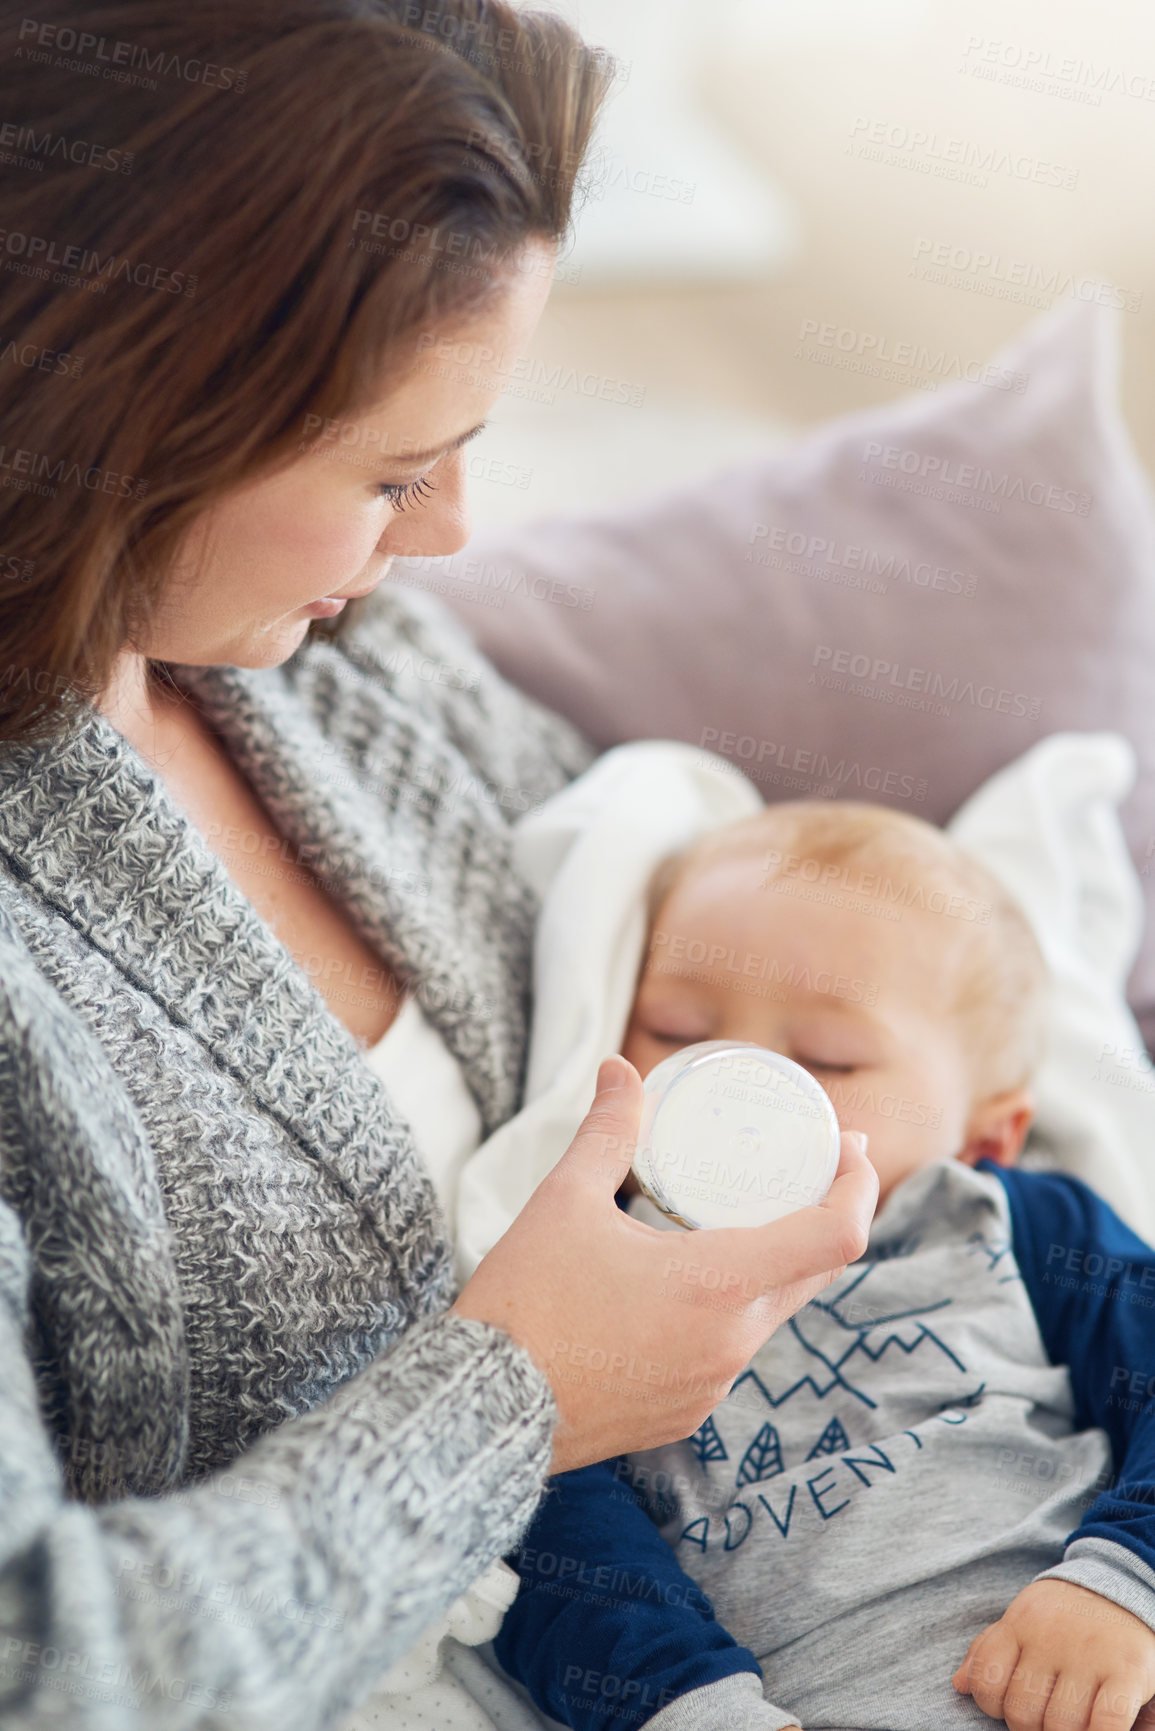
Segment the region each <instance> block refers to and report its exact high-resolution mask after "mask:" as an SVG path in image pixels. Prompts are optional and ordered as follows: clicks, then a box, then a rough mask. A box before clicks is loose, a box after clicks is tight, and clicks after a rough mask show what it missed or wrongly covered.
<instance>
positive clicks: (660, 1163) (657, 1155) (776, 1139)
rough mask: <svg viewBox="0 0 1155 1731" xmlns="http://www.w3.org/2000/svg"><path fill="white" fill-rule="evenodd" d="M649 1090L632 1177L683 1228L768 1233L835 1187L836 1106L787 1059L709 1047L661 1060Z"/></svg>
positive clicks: (735, 1046)
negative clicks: (760, 1228) (736, 1228)
mask: <svg viewBox="0 0 1155 1731" xmlns="http://www.w3.org/2000/svg"><path fill="white" fill-rule="evenodd" d="M643 1086H644V1089H645V1104H644V1106H643V1109H642V1122H641V1129H640V1131H639V1134H638V1145H637V1149H636V1151H635V1153H634V1159H633V1173H634V1177H635V1178H636V1179H637V1181H638V1184H639V1186H640V1188H641V1189H642V1191H643V1193H644V1194H645V1195H646V1196H648V1197H649V1199H650V1201H651V1202H652V1203H653V1204H654V1205H655V1207H657V1208H659V1209H660V1210H661V1211H662V1213H663V1214H665V1215H667V1216H668V1217H669V1219H671V1220H673V1221H676V1222H677V1223H678V1225H680V1226H688V1227H691V1228H699V1229H700V1228H709V1227H715V1226H765V1225H766V1224H767V1223H768V1222H769V1221H771V1220H779V1219H781V1217H782V1216H783V1215H784V1214H792V1213H793V1212H794V1210H795V1209H796V1208H807V1207H809V1206H810V1205H811V1204H812V1203H815V1202H820V1201H821V1200H822V1198H823V1196H825V1194H826V1192H827V1190H829V1188H830V1185H831V1183H832V1181H833V1178H834V1174H835V1171H836V1170H837V1168H838V1151H839V1132H838V1119H837V1117H836V1116H835V1112H834V1107H833V1106H832V1105H831V1104H830V1099H829V1096H828V1095H827V1094H826V1092H825V1091H824V1090H823V1089H822V1088H820V1087H819V1085H818V1083H817V1082H816V1081H815V1080H814V1078H813V1076H811V1075H810V1073H809V1071H807V1070H804V1069H803V1068H802V1066H801V1065H800V1064H795V1063H794V1062H793V1061H792V1060H791V1059H789V1058H784V1057H783V1056H782V1055H781V1053H779V1052H771V1051H769V1050H768V1049H767V1048H766V1047H764V1046H755V1045H752V1044H751V1043H750V1042H748V1041H737V1040H703V1041H701V1042H699V1043H698V1044H697V1045H694V1046H684V1047H683V1048H682V1050H681V1051H680V1052H674V1053H673V1054H672V1055H671V1056H670V1057H668V1058H664V1059H663V1060H662V1062H661V1063H660V1064H657V1065H655V1067H654V1068H653V1069H652V1070H651V1071H650V1073H649V1075H648V1076H647V1077H646V1078H645V1082H644V1084H643Z"/></svg>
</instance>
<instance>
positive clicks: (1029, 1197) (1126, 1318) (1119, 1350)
mask: <svg viewBox="0 0 1155 1731" xmlns="http://www.w3.org/2000/svg"><path fill="white" fill-rule="evenodd" d="M979 1165H980V1168H981V1169H982V1170H983V1171H989V1172H992V1173H993V1174H994V1175H995V1177H997V1178H999V1179H1000V1180H1001V1182H1002V1184H1003V1187H1004V1189H1005V1190H1006V1193H1007V1199H1008V1201H1009V1203H1010V1210H1011V1231H1012V1244H1013V1248H1014V1253H1015V1260H1016V1261H1017V1262H1018V1265H1019V1269H1020V1272H1021V1273H1022V1276H1023V1281H1024V1283H1025V1285H1026V1289H1027V1295H1028V1297H1029V1298H1030V1300H1031V1303H1032V1305H1033V1306H1034V1310H1035V1315H1036V1317H1037V1318H1038V1323H1039V1331H1040V1333H1041V1334H1042V1337H1043V1344H1044V1346H1045V1347H1046V1349H1047V1353H1048V1355H1049V1357H1050V1359H1051V1361H1052V1363H1053V1364H1065V1365H1067V1366H1069V1368H1070V1373H1071V1387H1072V1389H1073V1391H1074V1396H1075V1416H1076V1423H1077V1425H1078V1426H1079V1428H1080V1429H1084V1428H1087V1427H1089V1426H1092V1425H1097V1426H1099V1427H1101V1428H1102V1429H1103V1430H1105V1431H1106V1432H1107V1435H1108V1436H1109V1437H1110V1439H1111V1450H1112V1454H1113V1457H1114V1463H1113V1464H1114V1472H1115V1478H1114V1482H1113V1483H1112V1484H1111V1485H1110V1486H1109V1488H1108V1489H1107V1490H1106V1491H1104V1492H1103V1494H1102V1495H1101V1496H1099V1497H1096V1499H1095V1501H1094V1502H1093V1503H1092V1504H1091V1506H1090V1508H1089V1509H1088V1510H1087V1512H1086V1514H1085V1515H1084V1516H1083V1519H1082V1521H1081V1522H1080V1524H1079V1526H1078V1527H1077V1528H1076V1530H1075V1531H1074V1532H1073V1533H1072V1534H1071V1535H1070V1537H1071V1538H1072V1539H1076V1538H1079V1539H1087V1538H1097V1539H1109V1540H1111V1541H1112V1542H1113V1543H1115V1544H1118V1545H1126V1546H1127V1548H1128V1550H1130V1551H1133V1552H1134V1553H1135V1555H1136V1556H1137V1557H1139V1558H1140V1559H1141V1560H1142V1561H1143V1562H1144V1563H1146V1564H1147V1566H1148V1568H1151V1569H1155V1250H1152V1249H1151V1247H1150V1245H1148V1244H1145V1243H1144V1241H1143V1240H1142V1239H1141V1238H1139V1237H1138V1236H1137V1235H1136V1234H1135V1233H1134V1232H1132V1231H1131V1229H1130V1227H1129V1226H1124V1224H1123V1222H1122V1221H1121V1220H1120V1219H1119V1216H1118V1215H1117V1214H1116V1213H1115V1212H1114V1210H1113V1209H1111V1208H1110V1207H1108V1205H1107V1203H1106V1202H1104V1201H1103V1200H1102V1199H1101V1198H1100V1197H1098V1196H1096V1195H1095V1193H1094V1191H1093V1190H1090V1189H1089V1188H1088V1187H1087V1185H1085V1184H1081V1183H1080V1182H1079V1180H1078V1179H1077V1178H1070V1177H1067V1176H1066V1175H1065V1174H1059V1173H1051V1172H1017V1171H1014V1170H1007V1169H1006V1168H1003V1167H999V1166H994V1165H993V1164H992V1163H991V1162H990V1161H987V1160H983V1161H980V1162H979Z"/></svg>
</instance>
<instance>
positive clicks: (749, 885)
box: [622, 858, 974, 1196]
mask: <svg viewBox="0 0 1155 1731" xmlns="http://www.w3.org/2000/svg"><path fill="white" fill-rule="evenodd" d="M764 880H765V870H764V867H763V865H762V864H761V862H760V861H759V860H758V859H756V858H731V859H725V858H719V859H716V860H712V861H710V862H708V863H706V864H703V865H701V866H699V867H697V868H695V869H692V870H691V871H690V872H688V873H687V874H686V875H685V876H683V878H682V879H681V880H680V881H679V882H678V883H676V884H675V886H674V888H673V889H672V890H671V892H670V894H669V895H668V896H667V898H666V900H665V902H664V903H663V905H662V907H661V908H660V909H659V910H658V916H657V919H656V920H655V922H654V930H653V933H652V934H651V942H650V950H649V954H648V956H647V959H646V966H645V971H644V973H643V976H642V979H641V981H640V983H639V986H638V991H637V995H636V996H635V999H634V1006H633V1010H632V1011H631V1014H630V1022H629V1027H628V1028H627V1031H626V1038H625V1042H624V1044H623V1047H622V1051H623V1053H624V1055H625V1056H626V1057H627V1058H628V1059H629V1060H630V1062H631V1063H633V1064H634V1065H636V1067H637V1069H638V1070H639V1071H640V1073H641V1074H642V1075H643V1076H645V1075H646V1074H647V1072H648V1071H650V1070H652V1069H653V1067H654V1065H655V1064H657V1063H659V1062H660V1061H661V1059H663V1058H666V1057H669V1055H670V1053H671V1052H675V1051H677V1050H678V1048H679V1047H681V1046H689V1045H692V1044H694V1043H695V1042H696V1041H699V1040H752V1041H754V1042H755V1043H756V1044H757V1045H759V1046H768V1047H770V1048H771V1050H773V1051H775V1052H781V1053H783V1054H784V1055H785V1056H786V1057H788V1058H793V1059H794V1061H795V1063H797V1064H801V1065H802V1067H803V1069H806V1070H809V1071H810V1073H811V1075H812V1076H814V1078H815V1079H816V1080H817V1081H818V1082H820V1083H821V1084H822V1086H823V1087H824V1088H825V1090H826V1092H827V1093H828V1094H829V1095H830V1098H831V1101H832V1102H833V1104H834V1108H835V1111H836V1112H837V1114H838V1120H839V1123H840V1124H841V1125H842V1128H843V1129H844V1130H865V1131H866V1133H867V1135H868V1136H869V1138H870V1142H869V1152H870V1158H871V1161H872V1162H873V1164H874V1166H875V1168H876V1169H877V1171H878V1176H879V1187H880V1195H881V1196H885V1195H886V1193H887V1192H888V1191H889V1190H890V1189H892V1188H893V1186H894V1185H895V1184H897V1183H898V1182H899V1181H900V1180H901V1179H903V1178H905V1177H907V1176H908V1175H909V1174H910V1173H911V1172H914V1171H916V1170H917V1169H918V1168H919V1167H921V1166H927V1165H930V1164H931V1162H933V1161H936V1160H945V1159H949V1158H951V1157H952V1156H953V1155H955V1154H958V1153H959V1152H960V1151H961V1150H962V1149H963V1147H964V1144H965V1143H966V1140H967V1132H968V1124H969V1120H970V1115H971V1108H972V1102H973V1093H974V1089H973V1081H972V1075H971V1070H970V1066H969V1063H968V1054H967V1052H966V1050H965V1046H964V1037H963V1031H962V1029H961V1028H960V1026H959V1024H958V1022H957V1020H956V1019H955V1017H953V1016H952V1015H951V1014H950V1013H949V1010H948V1009H946V1008H945V1007H943V1006H944V1005H945V1003H946V1002H947V1001H948V1000H949V994H950V987H951V981H952V979H953V970H954V968H955V967H956V966H957V957H958V953H959V947H960V945H962V944H963V943H965V941H966V930H967V928H966V926H965V925H964V924H963V922H961V921H960V920H959V919H957V918H954V917H952V916H950V915H948V914H945V913H944V914H936V913H930V912H927V911H925V910H923V909H921V908H919V909H912V908H905V909H902V910H901V917H900V918H897V919H895V918H890V919H888V918H886V917H885V916H886V914H887V913H892V914H893V912H894V911H895V910H894V909H893V908H891V907H886V906H885V905H884V904H882V903H875V902H873V901H871V900H869V899H868V898H864V897H861V896H850V895H847V894H840V893H837V892H836V893H835V894H834V895H833V896H832V898H831V899H829V900H827V901H825V902H820V901H811V900H805V899H803V898H802V896H800V895H799V894H797V893H790V892H791V891H794V892H797V891H799V890H806V889H808V888H809V886H808V885H805V884H802V883H800V882H799V881H798V880H797V879H785V880H784V879H769V880H768V881H765V883H764ZM840 904H841V905H840ZM851 904H853V905H851ZM863 908H865V909H868V910H869V911H865V912H864V911H862V909H863Z"/></svg>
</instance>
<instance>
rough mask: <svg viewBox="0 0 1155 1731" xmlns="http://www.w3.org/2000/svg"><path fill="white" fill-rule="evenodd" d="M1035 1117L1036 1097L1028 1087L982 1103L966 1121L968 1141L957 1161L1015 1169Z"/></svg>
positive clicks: (996, 1095) (959, 1153) (966, 1137)
mask: <svg viewBox="0 0 1155 1731" xmlns="http://www.w3.org/2000/svg"><path fill="white" fill-rule="evenodd" d="M1034 1116H1035V1100H1034V1095H1033V1094H1032V1093H1031V1091H1030V1089H1029V1088H1012V1089H1010V1090H1009V1091H1008V1092H1007V1093H1005V1094H992V1095H991V1097H990V1099H989V1100H980V1102H979V1104H978V1105H977V1106H976V1107H975V1108H974V1110H973V1111H972V1113H971V1115H970V1118H969V1120H968V1122H967V1127H966V1134H965V1139H964V1142H963V1146H962V1148H961V1149H960V1150H959V1152H958V1154H957V1156H956V1158H957V1159H959V1160H961V1161H962V1162H963V1164H964V1166H973V1165H975V1163H976V1162H977V1161H979V1160H993V1161H994V1162H995V1165H996V1166H1013V1165H1014V1163H1015V1161H1016V1160H1017V1159H1018V1157H1019V1155H1020V1154H1021V1153H1022V1149H1023V1143H1024V1142H1025V1141H1026V1139H1027V1131H1028V1130H1029V1129H1030V1127H1031V1120H1032V1119H1033V1118H1034Z"/></svg>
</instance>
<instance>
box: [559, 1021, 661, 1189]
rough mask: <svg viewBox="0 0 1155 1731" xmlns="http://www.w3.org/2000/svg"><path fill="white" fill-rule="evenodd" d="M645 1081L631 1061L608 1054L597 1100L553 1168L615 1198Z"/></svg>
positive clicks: (629, 1156)
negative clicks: (585, 1180) (588, 1182)
mask: <svg viewBox="0 0 1155 1731" xmlns="http://www.w3.org/2000/svg"><path fill="white" fill-rule="evenodd" d="M643 1098H644V1095H643V1093H642V1079H641V1077H640V1076H639V1075H638V1072H637V1071H636V1070H635V1069H634V1066H633V1065H632V1064H631V1063H629V1062H628V1060H627V1059H625V1058H622V1057H619V1056H617V1055H616V1054H615V1056H613V1057H611V1058H604V1059H603V1060H602V1063H601V1066H600V1068H599V1070H598V1079H597V1089H596V1092H595V1094H594V1102H593V1105H592V1106H591V1107H590V1109H589V1111H588V1112H587V1113H586V1115H585V1117H584V1118H583V1119H582V1121H581V1123H580V1124H579V1125H578V1129H577V1134H576V1135H575V1136H574V1139H573V1141H572V1142H571V1143H570V1145H569V1147H568V1148H567V1149H566V1152H565V1153H564V1154H563V1155H562V1157H561V1159H560V1160H559V1161H558V1163H557V1165H556V1166H555V1168H554V1171H555V1172H556V1173H557V1174H558V1175H559V1176H560V1177H564V1178H566V1179H567V1180H571V1181H572V1180H573V1179H575V1178H583V1179H589V1180H591V1181H592V1182H593V1183H594V1184H595V1186H596V1187H597V1189H598V1190H601V1191H603V1192H604V1193H605V1196H606V1198H607V1199H608V1200H610V1201H612V1200H613V1197H614V1196H615V1194H616V1193H617V1191H618V1190H619V1189H620V1188H621V1183H622V1179H623V1178H624V1177H625V1175H626V1173H627V1172H628V1171H629V1169H630V1162H631V1161H632V1160H633V1157H634V1149H635V1147H636V1145H637V1140H638V1122H639V1120H640V1118H641V1114H642V1101H643Z"/></svg>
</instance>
